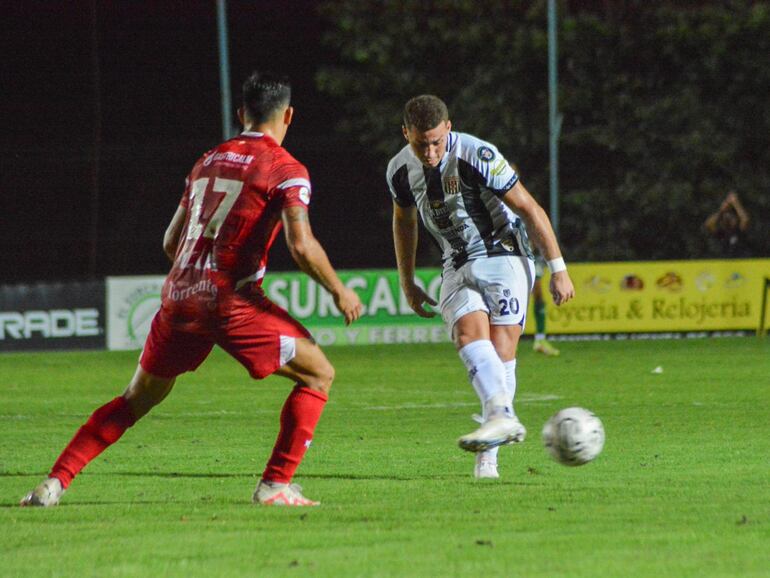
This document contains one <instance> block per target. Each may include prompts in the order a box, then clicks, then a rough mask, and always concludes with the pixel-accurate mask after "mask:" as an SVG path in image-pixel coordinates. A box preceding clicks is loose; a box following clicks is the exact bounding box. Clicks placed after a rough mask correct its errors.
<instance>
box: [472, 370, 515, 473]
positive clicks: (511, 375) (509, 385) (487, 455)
mask: <svg viewBox="0 0 770 578" xmlns="http://www.w3.org/2000/svg"><path fill="white" fill-rule="evenodd" d="M503 365H504V366H505V396H506V400H507V404H506V405H507V406H508V407H510V408H511V413H512V414H513V415H516V412H515V411H514V409H513V398H514V397H515V396H516V360H515V359H512V360H511V361H505V362H503ZM481 406H482V408H483V407H484V404H483V403H482V404H481ZM499 449H500V447H499V446H498V447H496V448H492V449H489V450H486V451H484V452H482V453H481V454H480V455H482V456H483V458H482V459H485V460H490V461H492V462H494V463H497V451H498V450H499Z"/></svg>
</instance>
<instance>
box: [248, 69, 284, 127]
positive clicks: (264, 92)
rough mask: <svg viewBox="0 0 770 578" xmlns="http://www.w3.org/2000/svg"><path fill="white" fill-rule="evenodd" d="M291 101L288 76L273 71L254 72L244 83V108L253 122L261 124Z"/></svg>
mask: <svg viewBox="0 0 770 578" xmlns="http://www.w3.org/2000/svg"><path fill="white" fill-rule="evenodd" d="M290 102H291V83H290V82H289V79H288V77H286V76H284V75H279V74H274V73H272V72H257V71H254V72H252V73H251V74H250V75H249V77H248V78H247V79H246V80H245V81H244V83H243V108H244V109H245V110H246V114H247V115H248V116H249V119H251V121H252V122H254V123H256V124H261V123H263V122H266V121H268V120H269V119H270V117H271V116H273V114H274V113H275V112H276V111H277V110H279V109H280V108H281V107H284V106H288V105H289V103H290Z"/></svg>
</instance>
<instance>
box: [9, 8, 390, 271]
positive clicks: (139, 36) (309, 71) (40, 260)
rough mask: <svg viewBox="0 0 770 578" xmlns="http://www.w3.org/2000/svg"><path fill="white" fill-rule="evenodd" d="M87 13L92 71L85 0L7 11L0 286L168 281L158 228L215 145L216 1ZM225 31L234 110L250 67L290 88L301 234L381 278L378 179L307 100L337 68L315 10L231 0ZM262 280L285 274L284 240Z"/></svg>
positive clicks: (320, 99) (325, 107)
mask: <svg viewBox="0 0 770 578" xmlns="http://www.w3.org/2000/svg"><path fill="white" fill-rule="evenodd" d="M95 4H96V6H95V21H96V31H97V33H96V34H97V36H96V41H97V42H96V45H97V46H98V51H97V53H96V59H95V58H94V52H93V50H92V47H93V36H92V34H93V31H94V27H93V22H94V14H93V10H92V8H93V6H92V3H91V2H84V1H75V2H23V3H9V2H3V18H2V25H1V26H2V35H1V36H2V41H1V42H2V50H3V55H4V56H3V58H2V65H1V66H2V78H3V80H2V83H3V91H2V92H3V96H2V105H0V115H2V126H3V131H2V145H1V146H2V158H1V159H0V215H1V216H2V217H1V218H2V230H1V232H0V245H1V246H2V251H1V252H0V268H1V269H2V271H3V273H2V280H3V282H17V281H29V280H38V279H57V280H63V279H79V278H88V277H90V276H94V277H101V276H104V275H121V274H158V273H164V272H165V271H166V270H167V268H168V265H167V262H166V258H165V255H164V254H163V252H162V249H161V241H162V236H163V231H164V229H165V227H166V225H167V223H168V221H169V220H170V218H171V215H172V214H173V212H174V210H175V207H176V205H177V203H178V202H179V198H180V196H181V194H182V189H183V185H184V177H185V176H186V174H187V172H188V171H189V169H190V168H191V167H192V164H193V163H194V162H195V160H196V159H197V158H198V157H199V156H200V155H201V154H202V153H203V152H204V151H205V150H207V149H209V148H211V147H212V146H214V145H216V144H217V143H218V142H220V141H221V140H222V139H221V119H220V92H219V66H218V49H217V29H216V4H215V2H213V1H211V2H208V1H193V2H106V1H99V2H96V3H95ZM228 24H229V34H230V69H231V81H232V94H233V102H234V106H236V105H237V102H238V98H239V95H240V90H239V86H240V82H241V80H242V79H243V78H244V77H245V76H246V75H247V74H248V73H249V72H250V71H251V70H253V69H255V68H262V69H271V70H277V71H285V72H286V73H287V74H289V76H290V77H291V79H292V82H293V85H294V93H293V104H294V106H295V108H296V115H295V121H294V124H293V125H292V128H291V130H290V131H289V134H288V136H287V139H286V141H285V142H284V146H286V148H287V149H288V150H289V151H290V152H292V154H294V156H296V157H297V158H298V159H299V160H300V161H301V162H303V163H304V164H305V165H306V166H307V167H308V169H309V171H310V175H311V178H312V180H313V183H314V192H315V194H314V200H313V203H312V205H311V222H312V224H313V228H314V231H315V233H316V235H317V236H318V238H319V239H320V240H321V242H322V243H324V245H325V246H326V248H327V251H328V253H329V256H330V258H331V260H332V262H333V263H334V264H335V266H337V267H339V268H353V267H364V266H386V267H389V266H391V265H392V264H393V257H392V249H391V240H390V237H389V235H390V233H389V230H388V228H387V219H385V220H382V219H381V222H384V223H385V225H386V228H385V229H383V230H378V229H377V228H374V227H373V226H372V215H373V214H375V213H378V212H379V214H380V216H381V217H383V219H384V216H383V212H385V211H389V210H390V200H389V198H388V196H387V192H386V189H385V184H384V178H383V176H382V175H383V173H384V168H381V167H379V166H374V165H372V163H371V162H367V156H366V151H365V150H362V149H361V148H360V147H358V146H356V145H351V144H349V141H346V140H345V139H344V138H343V137H341V136H339V135H338V133H337V132H336V131H335V119H336V117H337V116H338V114H339V113H338V111H337V110H336V104H335V103H334V102H333V101H332V100H331V99H330V98H329V97H325V96H323V95H321V94H320V93H319V92H318V91H317V89H316V88H315V81H314V74H315V71H316V68H317V67H318V66H320V65H322V64H323V63H324V62H325V61H326V59H330V58H332V56H330V55H329V54H328V53H326V52H325V51H324V49H323V48H322V47H321V44H320V36H321V29H320V27H321V22H320V18H319V16H318V14H317V12H316V10H315V3H313V2H303V1H301V0H280V1H256V2H255V1H251V2H248V1H241V2H238V1H233V0H230V1H229V2H228ZM97 67H98V72H99V81H100V82H99V85H98V89H97V85H96V83H95V78H96V76H95V71H96V70H97ZM233 118H234V119H237V117H236V116H235V114H233ZM394 130H395V131H398V130H399V127H398V126H396V127H394ZM97 157H98V158H99V161H100V162H99V163H98V174H95V172H94V171H95V163H94V159H95V158H97ZM96 178H98V181H95V179H96ZM95 182H97V183H98V190H99V197H98V203H97V205H96V206H94V204H93V195H92V192H93V190H94V186H95ZM94 211H96V214H97V215H98V220H97V225H96V227H97V228H96V235H97V239H98V245H97V247H98V251H97V253H96V255H95V258H94V256H93V255H92V253H91V243H90V239H91V238H92V227H93V225H94V221H93V218H92V215H93V214H94ZM343 226H344V233H343V235H340V230H341V228H342V227H343ZM270 268H271V269H272V270H280V269H294V268H295V267H294V265H293V263H292V262H291V259H290V257H289V256H288V253H287V251H286V250H285V248H284V246H283V243H282V242H277V243H276V245H275V246H274V249H273V251H272V253H271V261H270Z"/></svg>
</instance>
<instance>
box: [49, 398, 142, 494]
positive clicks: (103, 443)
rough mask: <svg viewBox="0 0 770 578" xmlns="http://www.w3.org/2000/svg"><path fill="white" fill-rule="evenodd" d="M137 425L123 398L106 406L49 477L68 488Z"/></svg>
mask: <svg viewBox="0 0 770 578" xmlns="http://www.w3.org/2000/svg"><path fill="white" fill-rule="evenodd" d="M134 423H136V418H135V417H134V414H133V412H132V411H131V408H130V407H129V405H128V402H127V401H126V398H124V397H123V396H120V397H116V398H115V399H113V400H112V401H111V402H109V403H107V404H105V405H103V406H102V407H100V408H99V409H97V410H96V411H95V412H94V413H92V414H91V417H90V418H89V419H88V421H87V422H86V423H85V424H83V426H82V427H81V428H80V429H79V430H78V431H77V433H76V434H75V437H73V438H72V441H71V442H70V443H69V445H67V447H66V448H64V451H63V452H62V453H61V455H60V456H59V459H58V460H56V463H55V464H54V465H53V468H52V469H51V473H50V474H49V477H51V478H59V481H60V482H61V485H62V487H63V488H66V487H67V486H69V485H70V482H71V481H72V478H74V477H75V476H77V475H78V473H80V470H82V469H83V468H84V467H86V464H88V462H90V461H91V460H92V459H94V458H95V457H96V456H98V455H99V454H100V453H102V452H103V451H104V450H105V449H107V448H108V447H109V446H111V445H112V444H114V443H115V442H116V441H118V440H119V439H120V436H122V435H123V432H125V431H126V430H127V429H128V428H130V427H131V426H132V425H134Z"/></svg>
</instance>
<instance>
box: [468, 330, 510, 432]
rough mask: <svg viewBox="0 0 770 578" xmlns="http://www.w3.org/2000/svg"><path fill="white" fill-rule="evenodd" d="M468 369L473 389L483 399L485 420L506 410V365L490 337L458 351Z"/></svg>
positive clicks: (482, 405)
mask: <svg viewBox="0 0 770 578" xmlns="http://www.w3.org/2000/svg"><path fill="white" fill-rule="evenodd" d="M458 353H459V354H460V359H462V360H463V363H464V364H465V367H466V368H467V369H468V377H469V378H470V380H471V384H472V385H473V389H475V390H476V394H477V395H478V396H479V400H481V407H482V415H483V417H484V419H485V420H487V419H489V418H490V417H492V416H493V415H495V416H496V415H498V414H500V413H503V412H504V411H505V407H506V405H507V403H508V396H507V393H506V388H505V366H504V365H503V362H502V361H501V360H500V357H498V355H497V351H495V347H494V346H493V345H492V342H491V341H489V340H488V339H480V340H478V341H473V342H471V343H469V344H468V345H466V346H465V347H463V348H462V349H460V351H459V352H458Z"/></svg>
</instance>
